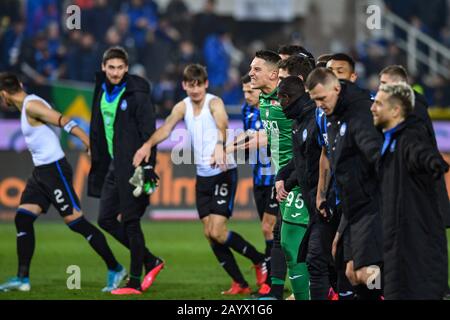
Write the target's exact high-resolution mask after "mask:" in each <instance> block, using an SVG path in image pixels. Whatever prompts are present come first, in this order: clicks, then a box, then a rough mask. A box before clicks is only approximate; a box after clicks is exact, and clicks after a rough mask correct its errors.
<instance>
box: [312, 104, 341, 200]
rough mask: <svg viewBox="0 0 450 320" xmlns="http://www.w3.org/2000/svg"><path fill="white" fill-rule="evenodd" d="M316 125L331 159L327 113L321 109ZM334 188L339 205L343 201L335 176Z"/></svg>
mask: <svg viewBox="0 0 450 320" xmlns="http://www.w3.org/2000/svg"><path fill="white" fill-rule="evenodd" d="M316 123H317V127H318V128H319V136H318V137H317V139H318V140H319V145H320V146H322V147H325V149H326V150H327V155H328V157H329V156H330V147H329V144H328V134H327V116H326V115H325V112H323V110H322V109H320V108H317V109H316ZM333 188H334V189H335V190H334V191H335V193H336V205H338V204H339V203H340V202H341V200H340V199H339V195H338V190H337V186H336V181H335V180H334V176H333Z"/></svg>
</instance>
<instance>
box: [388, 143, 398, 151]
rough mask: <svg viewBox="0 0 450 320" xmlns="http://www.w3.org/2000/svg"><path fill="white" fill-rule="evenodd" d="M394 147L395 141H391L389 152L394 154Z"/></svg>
mask: <svg viewBox="0 0 450 320" xmlns="http://www.w3.org/2000/svg"><path fill="white" fill-rule="evenodd" d="M396 145H397V140H394V141H392V143H391V147H390V148H389V150H390V151H391V152H394V151H395V147H396Z"/></svg>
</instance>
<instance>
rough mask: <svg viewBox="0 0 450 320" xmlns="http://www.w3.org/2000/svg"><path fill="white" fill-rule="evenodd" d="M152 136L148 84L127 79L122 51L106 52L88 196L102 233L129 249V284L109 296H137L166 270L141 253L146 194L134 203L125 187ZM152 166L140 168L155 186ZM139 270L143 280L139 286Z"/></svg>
mask: <svg viewBox="0 0 450 320" xmlns="http://www.w3.org/2000/svg"><path fill="white" fill-rule="evenodd" d="M154 131H155V112H154V108H153V105H152V101H151V99H150V86H149V84H148V83H147V81H146V80H145V79H143V78H140V77H138V76H134V75H130V74H128V54H127V52H126V51H125V50H124V49H123V48H121V47H112V48H110V49H108V50H107V51H106V52H105V53H104V55H103V62H102V72H101V73H99V74H97V78H96V83H95V91H94V101H93V104H92V118H91V131H90V142H91V153H92V167H91V171H90V172H89V180H88V195H90V196H94V197H100V214H99V218H98V224H99V225H100V227H102V228H103V229H104V230H106V231H107V232H109V233H110V234H111V235H112V236H113V237H114V238H116V239H117V240H118V241H119V242H120V243H121V244H123V245H124V246H126V247H127V248H129V249H130V253H131V267H130V279H129V281H128V283H127V284H126V286H125V287H124V288H119V289H117V290H114V291H112V293H113V294H141V293H142V291H145V290H147V289H148V288H149V287H150V286H151V284H152V283H153V280H154V279H155V277H156V275H157V274H158V272H159V271H160V270H161V269H162V267H163V266H164V263H163V261H162V260H161V259H159V258H157V257H156V256H154V255H153V254H152V253H151V252H150V251H149V250H148V249H147V248H146V247H145V239H144V234H143V232H142V229H141V224H140V219H141V217H142V215H143V214H144V212H145V209H146V207H147V205H148V203H149V198H148V195H147V194H146V193H145V192H144V193H141V194H140V195H139V196H138V197H135V196H134V195H133V190H134V187H133V186H132V185H131V184H130V183H129V179H130V178H131V177H132V176H133V173H134V170H135V168H134V167H133V156H134V153H135V152H136V151H137V150H138V149H139V147H140V146H141V145H142V144H143V143H144V142H145V141H146V140H147V139H148V138H149V137H150V136H151V134H152V133H153V132H154ZM155 160H156V152H153V156H152V157H151V158H150V159H149V161H148V163H146V164H145V166H144V168H145V172H146V173H145V175H146V177H147V179H148V180H152V181H153V183H154V182H155V181H156V180H157V176H156V174H155V172H154V166H155ZM119 214H121V222H119V221H118V216H119ZM143 266H144V268H145V273H146V274H145V277H144V279H143V281H142V283H141V276H142V267H143Z"/></svg>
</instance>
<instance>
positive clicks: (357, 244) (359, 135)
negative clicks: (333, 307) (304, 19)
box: [306, 68, 382, 299]
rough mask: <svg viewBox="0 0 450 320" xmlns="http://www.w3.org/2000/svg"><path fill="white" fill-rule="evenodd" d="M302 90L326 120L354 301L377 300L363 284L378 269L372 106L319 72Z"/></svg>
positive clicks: (376, 292) (377, 140) (376, 143)
mask: <svg viewBox="0 0 450 320" xmlns="http://www.w3.org/2000/svg"><path fill="white" fill-rule="evenodd" d="M306 87H307V89H308V91H309V93H310V96H311V98H312V99H313V100H314V101H315V102H316V104H317V106H318V107H320V108H321V109H322V110H323V111H324V112H325V114H326V117H327V127H328V130H327V138H328V143H329V147H330V156H329V158H330V159H329V160H330V167H331V170H332V171H333V173H334V176H335V179H336V184H337V189H338V190H339V196H340V198H341V201H342V203H341V205H342V206H343V215H344V216H345V217H346V219H347V221H348V223H349V226H348V227H347V229H348V230H347V231H346V232H344V238H343V241H344V259H345V261H346V262H347V264H346V275H347V277H348V278H349V280H350V282H351V283H352V284H353V285H354V286H357V288H356V290H357V293H358V296H359V298H360V299H379V298H380V297H381V288H379V287H378V288H375V289H373V290H371V288H372V287H370V288H369V287H368V286H367V283H368V280H369V278H370V279H372V277H374V276H375V278H377V275H374V274H373V273H374V272H377V273H378V276H381V274H380V273H381V270H380V266H381V264H382V252H381V218H380V213H379V206H378V198H377V195H378V182H377V176H376V174H375V164H376V161H377V160H378V156H379V150H380V145H381V142H382V137H381V134H380V133H379V132H378V131H377V130H376V128H375V127H374V126H373V123H372V119H371V114H370V106H371V103H372V102H371V100H370V97H369V96H368V95H367V93H366V92H365V90H362V89H360V88H359V87H357V86H355V85H354V84H352V83H350V82H342V83H340V82H339V80H338V78H336V76H335V75H334V74H333V72H332V71H331V70H328V69H325V68H318V69H315V70H314V71H313V72H311V74H310V75H309V76H308V79H307V81H306ZM369 266H374V267H372V268H370V269H369V268H368V267H369ZM375 266H376V267H375ZM378 279H380V278H378Z"/></svg>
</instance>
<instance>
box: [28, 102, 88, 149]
mask: <svg viewBox="0 0 450 320" xmlns="http://www.w3.org/2000/svg"><path fill="white" fill-rule="evenodd" d="M26 108H27V109H26V112H27V115H28V116H29V117H30V118H32V119H34V120H37V121H40V122H42V123H45V124H51V125H54V126H56V127H61V128H63V129H64V131H66V132H67V133H70V134H72V135H74V136H75V137H77V138H78V139H80V140H81V141H82V142H83V144H84V145H85V147H86V149H87V150H88V149H89V137H88V136H87V134H86V132H84V131H83V129H81V128H80V127H79V126H78V124H77V123H76V122H75V121H73V120H71V119H70V118H68V117H66V116H63V115H62V114H61V113H59V112H58V111H56V110H54V109H51V108H49V107H47V106H46V105H45V104H44V103H43V102H41V101H39V100H32V101H30V102H29V103H28V104H27V107H26Z"/></svg>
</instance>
